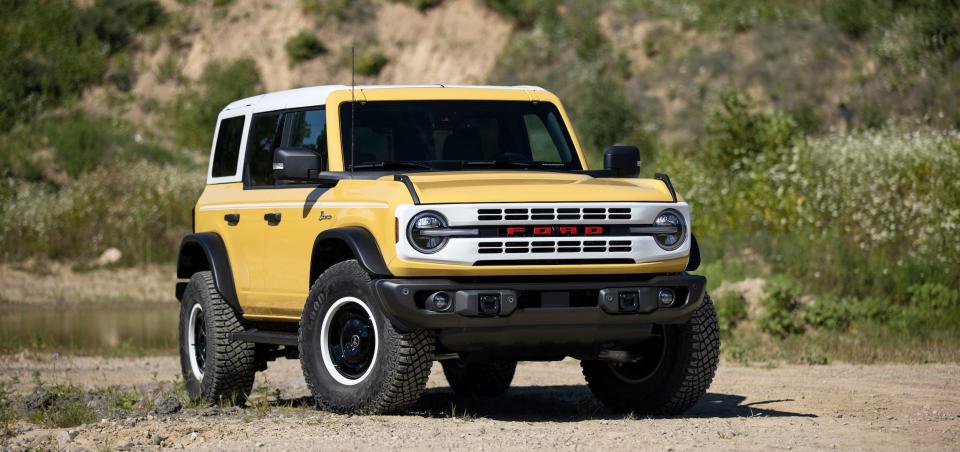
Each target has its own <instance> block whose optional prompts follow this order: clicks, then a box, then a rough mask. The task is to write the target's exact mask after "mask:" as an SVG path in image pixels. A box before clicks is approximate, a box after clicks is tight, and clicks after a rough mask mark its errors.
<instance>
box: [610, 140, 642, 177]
mask: <svg viewBox="0 0 960 452" xmlns="http://www.w3.org/2000/svg"><path fill="white" fill-rule="evenodd" d="M603 169H605V170H607V171H610V176H611V177H637V175H638V174H640V149H639V148H637V147H636V146H622V145H615V146H610V147H608V148H607V150H606V151H604V153H603Z"/></svg>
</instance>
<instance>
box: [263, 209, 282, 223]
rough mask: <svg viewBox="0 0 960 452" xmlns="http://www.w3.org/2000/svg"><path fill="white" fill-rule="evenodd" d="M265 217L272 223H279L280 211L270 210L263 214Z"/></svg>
mask: <svg viewBox="0 0 960 452" xmlns="http://www.w3.org/2000/svg"><path fill="white" fill-rule="evenodd" d="M263 219H264V220H265V221H266V222H267V223H270V224H277V223H279V222H280V212H270V213H265V214H263Z"/></svg>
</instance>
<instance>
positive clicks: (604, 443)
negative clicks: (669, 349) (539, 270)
mask: <svg viewBox="0 0 960 452" xmlns="http://www.w3.org/2000/svg"><path fill="white" fill-rule="evenodd" d="M177 366H178V364H177V360H176V358H174V357H162V358H139V359H104V358H74V359H67V358H61V359H57V360H52V359H45V360H37V359H36V358H22V357H21V358H17V357H5V358H2V360H0V379H2V380H3V381H10V380H11V379H13V378H14V377H19V381H20V383H18V384H16V385H15V387H14V391H15V392H18V393H20V394H27V393H28V392H29V391H30V388H31V385H32V384H33V383H30V379H31V378H30V375H31V374H32V373H34V372H38V373H39V375H40V376H41V377H42V378H43V379H44V380H45V381H48V382H70V383H76V384H80V385H84V386H88V387H104V386H109V385H121V384H122V385H124V386H125V387H130V386H137V387H140V388H141V390H147V389H148V388H150V387H155V386H156V385H158V384H162V383H163V382H170V381H172V380H173V378H174V376H175V375H176V374H177V373H178V367H177ZM958 377H960V365H956V364H946V365H878V366H852V365H842V364H838V365H830V366H813V367H804V366H785V367H779V368H774V369H762V368H751V367H739V366H732V365H722V366H721V367H720V370H719V373H718V375H717V378H716V380H715V382H714V384H713V386H712V387H711V388H710V391H709V393H708V394H707V396H706V397H705V398H704V400H703V401H702V402H701V403H700V404H699V405H697V406H696V407H695V408H694V409H693V410H691V411H690V412H689V413H688V414H687V415H686V416H684V417H675V418H642V417H634V416H629V415H628V416H620V415H614V414H612V413H610V412H608V411H606V410H604V409H603V408H602V407H601V406H599V405H598V404H597V403H596V402H595V401H594V399H593V398H592V397H591V395H590V392H589V391H588V390H587V389H586V387H585V386H583V384H582V383H583V378H582V377H581V375H580V367H579V366H578V365H577V363H576V362H575V361H570V360H568V361H563V362H559V363H527V364H522V365H521V366H520V368H519V369H518V371H517V377H516V379H515V380H514V387H513V388H512V389H511V390H510V391H509V392H508V393H507V394H506V395H505V396H503V397H500V398H496V399H487V400H469V399H462V398H457V397H455V396H454V395H453V394H452V392H450V390H449V389H448V388H447V387H446V383H445V381H444V379H443V375H442V372H440V371H439V366H436V367H435V368H434V374H433V375H432V377H431V380H430V383H429V384H428V389H427V391H426V393H425V394H424V395H423V397H422V399H421V401H420V402H419V403H418V404H417V405H416V406H415V407H414V408H413V409H412V411H411V413H409V414H407V415H402V416H340V415H333V414H329V413H323V412H319V411H316V410H314V409H313V408H311V407H310V406H309V401H308V399H307V398H306V397H305V396H306V389H305V386H304V384H303V379H302V376H301V375H300V370H299V365H298V363H297V362H296V361H282V362H278V363H275V364H274V365H272V367H271V368H270V369H269V370H268V371H267V372H265V373H262V374H260V375H259V376H258V379H257V389H255V392H256V393H257V394H258V395H257V396H256V397H263V396H264V394H272V395H270V396H269V398H268V399H267V400H269V403H261V402H257V398H256V397H255V398H254V402H253V403H252V405H253V406H252V407H250V408H246V409H239V408H224V409H217V408H212V409H202V408H185V409H183V410H181V411H180V412H179V413H177V414H173V415H157V414H145V413H140V414H136V413H132V414H128V415H126V416H122V415H121V416H118V417H114V418H112V419H107V420H101V421H99V422H96V423H94V424H90V425H85V426H81V427H77V428H74V429H69V430H58V429H44V428H40V427H38V426H35V425H28V424H26V423H24V422H22V421H21V422H20V423H18V424H17V427H16V428H17V433H16V435H15V436H14V437H12V438H8V439H4V440H0V449H3V448H11V449H20V448H26V447H29V448H52V447H66V448H71V449H96V448H98V447H104V446H107V447H111V448H135V449H141V448H147V449H150V448H156V447H158V446H157V444H159V445H160V446H162V447H171V448H191V449H210V450H247V449H253V448H257V447H264V448H268V449H277V450H295V449H304V450H315V449H317V448H318V447H322V448H325V449H337V450H345V449H353V450H355V449H358V448H359V449H382V448H384V447H386V448H392V449H399V448H404V449H426V448H431V449H448V448H453V449H472V450H484V449H486V450H490V449H492V450H500V449H530V448H550V449H590V450H597V449H638V448H644V449H659V450H685V449H701V448H703V447H704V446H707V447H709V448H711V449H737V450H771V449H777V450H788V449H839V450H849V449H867V450H874V449H884V450H911V449H922V450H927V449H942V450H947V449H953V450H955V448H956V444H957V441H958V440H960V378H958ZM277 394H279V398H277V397H276V396H277ZM58 438H59V439H60V440H61V442H58Z"/></svg>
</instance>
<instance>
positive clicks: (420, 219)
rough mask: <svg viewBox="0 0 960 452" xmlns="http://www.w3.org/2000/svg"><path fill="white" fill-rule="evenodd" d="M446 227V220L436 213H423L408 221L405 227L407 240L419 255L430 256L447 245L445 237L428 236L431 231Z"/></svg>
mask: <svg viewBox="0 0 960 452" xmlns="http://www.w3.org/2000/svg"><path fill="white" fill-rule="evenodd" d="M445 227H447V220H446V219H445V218H443V215H440V214H439V213H436V212H423V213H420V214H417V215H416V216H415V217H413V219H412V220H410V225H409V226H407V239H408V240H409V241H410V245H412V246H413V248H414V249H416V250H417V251H419V252H421V253H425V254H432V253H436V252H437V251H440V248H443V246H444V245H446V244H447V237H442V236H435V235H429V234H430V233H429V232H426V233H425V231H429V230H431V229H440V228H445Z"/></svg>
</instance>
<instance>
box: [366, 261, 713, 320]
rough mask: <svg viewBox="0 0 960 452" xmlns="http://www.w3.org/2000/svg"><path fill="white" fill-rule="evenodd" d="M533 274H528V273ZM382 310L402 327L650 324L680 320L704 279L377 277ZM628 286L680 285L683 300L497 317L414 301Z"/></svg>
mask: <svg viewBox="0 0 960 452" xmlns="http://www.w3.org/2000/svg"><path fill="white" fill-rule="evenodd" d="M531 279H533V278H531ZM373 285H374V287H375V289H376V291H377V293H378V295H379V299H380V301H381V304H382V307H383V310H384V312H385V313H386V314H387V317H389V318H390V320H391V322H393V323H394V324H395V325H398V326H400V327H401V328H405V329H441V330H442V329H450V328H477V327H503V331H502V333H503V334H504V335H509V334H512V333H514V332H516V331H514V328H513V327H518V328H521V327H529V326H564V325H566V326H570V325H580V326H585V327H596V328H606V327H613V326H618V325H619V326H626V325H643V324H650V323H683V322H686V321H687V319H689V317H690V316H691V315H692V314H693V312H694V311H695V310H696V309H697V307H699V306H700V303H701V302H702V300H703V294H704V293H705V292H706V287H707V279H706V278H704V277H703V276H699V275H687V274H678V275H662V276H654V277H651V278H649V279H646V280H644V281H616V280H612V281H607V280H604V279H601V278H597V279H596V280H593V281H589V282H586V281H584V282H566V283H564V282H506V281H505V282H495V281H494V282H484V283H469V282H458V281H454V280H450V279H381V280H377V281H374V282H373ZM633 287H685V288H686V289H687V293H688V295H687V297H688V298H687V300H685V302H684V303H683V304H681V305H678V306H677V307H670V308H660V309H657V310H655V311H653V312H651V313H648V314H635V315H611V314H607V313H606V312H604V311H603V310H602V309H601V308H600V307H597V306H595V307H569V308H535V309H517V310H516V311H515V312H513V313H512V314H510V315H508V316H502V317H466V316H462V315H460V314H457V313H452V312H432V311H428V310H426V309H421V308H420V307H418V306H417V302H416V294H417V292H431V293H432V292H437V291H447V292H456V291H458V290H513V291H517V292H522V291H545V292H564V291H573V290H585V289H586V290H598V289H608V288H633Z"/></svg>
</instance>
